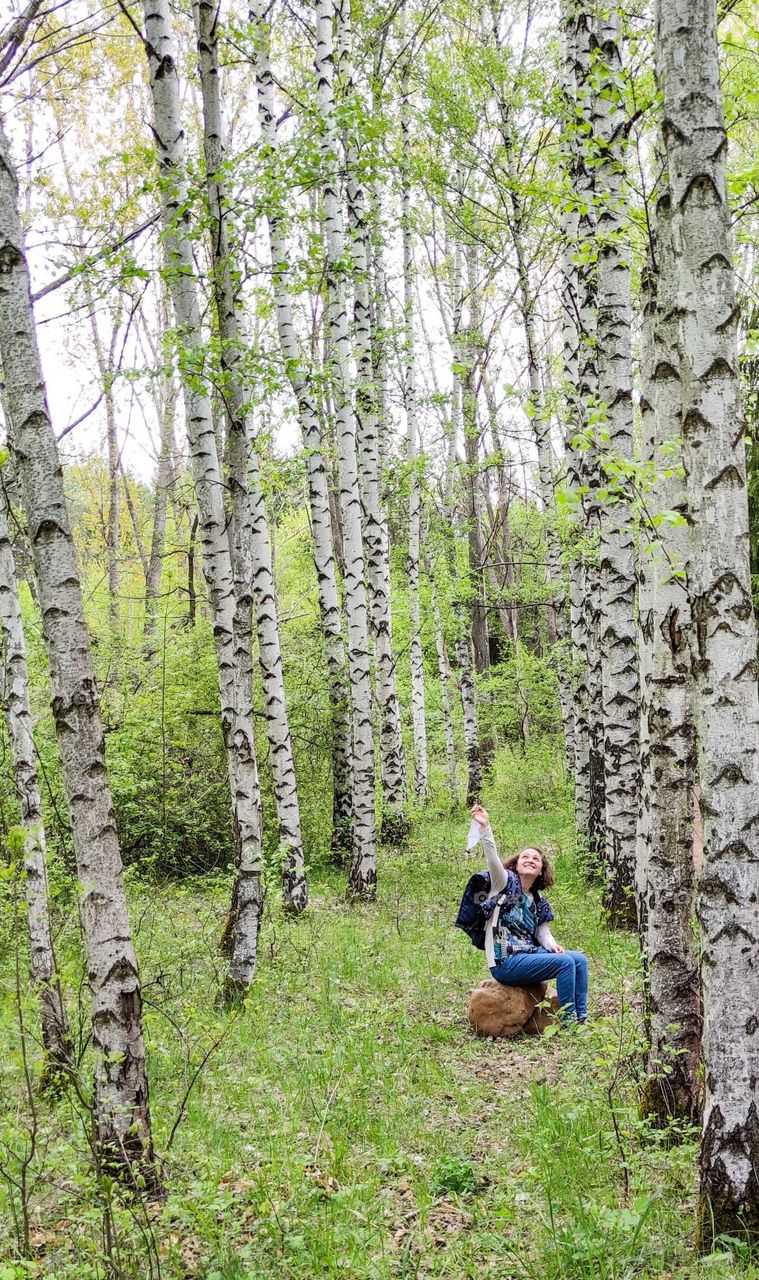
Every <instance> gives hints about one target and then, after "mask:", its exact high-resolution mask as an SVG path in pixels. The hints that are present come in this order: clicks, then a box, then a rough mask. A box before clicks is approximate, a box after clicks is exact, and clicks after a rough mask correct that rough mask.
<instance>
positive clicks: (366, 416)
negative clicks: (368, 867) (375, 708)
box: [336, 0, 426, 842]
mask: <svg viewBox="0 0 759 1280" xmlns="http://www.w3.org/2000/svg"><path fill="white" fill-rule="evenodd" d="M336 12H337V21H338V32H339V35H340V43H341V47H342V50H343V52H342V54H341V57H340V70H341V73H342V75H343V77H344V78H345V81H346V92H347V94H348V99H349V102H350V103H351V104H353V102H354V99H355V98H356V96H357V92H356V88H355V85H354V82H353V68H352V62H351V56H350V25H349V22H350V13H349V5H348V3H347V0H339V2H338V4H337V5H336ZM358 109H359V108H358V104H357V111H358ZM345 150H346V195H347V208H348V223H349V227H350V232H351V254H352V259H353V333H354V342H353V347H354V355H355V361H356V423H357V449H358V459H359V465H360V471H361V475H360V479H361V501H362V510H363V529H364V546H365V549H366V571H367V581H368V586H369V601H370V607H371V621H372V634H373V637H374V654H375V666H376V696H377V702H378V703H379V712H380V765H381V778H382V798H383V809H382V833H383V836H384V838H385V839H387V840H390V841H394V842H397V841H399V840H400V839H402V838H403V836H404V835H405V834H406V833H407V831H408V820H407V818H406V815H405V802H406V762H405V757H404V751H403V734H402V728H401V714H400V706H399V703H398V694H397V691H396V685H395V659H394V657H393V648H392V621H391V615H390V558H389V556H390V553H389V545H388V536H387V528H386V522H385V518H384V514H383V511H382V505H381V500H380V482H379V468H380V461H379V444H380V416H379V415H380V404H379V397H378V385H377V378H376V375H375V370H374V365H373V356H372V352H373V349H374V343H373V327H372V316H371V299H370V265H371V247H370V237H369V221H368V209H367V202H366V194H365V191H364V186H363V182H362V180H361V171H362V164H361V157H360V155H359V150H358V146H357V142H356V129H355V126H352V127H351V128H350V129H349V130H348V131H347V139H346V148H345ZM383 410H384V406H383ZM411 643H412V681H413V669H414V668H413V663H414V656H413V646H414V638H413V633H412V642H411ZM423 695H424V689H423V687H422V697H423ZM415 723H416V722H415ZM415 742H416V731H415ZM424 751H425V761H426V742H425V744H424ZM419 794H420V793H419V790H418V775H417V795H419Z"/></svg>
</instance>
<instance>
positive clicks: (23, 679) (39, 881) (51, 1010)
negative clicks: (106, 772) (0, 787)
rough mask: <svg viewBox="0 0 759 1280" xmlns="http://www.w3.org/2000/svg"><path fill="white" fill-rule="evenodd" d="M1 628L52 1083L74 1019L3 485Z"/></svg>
mask: <svg viewBox="0 0 759 1280" xmlns="http://www.w3.org/2000/svg"><path fill="white" fill-rule="evenodd" d="M0 627H1V628H2V635H3V662H2V689H1V692H2V702H3V711H4V712H5V722H6V725H7V727H8V737H9V739H10V744H11V751H12V753H13V773H14V779H15V783H16V791H17V793H18V799H19V805H20V809H21V824H22V826H23V827H24V873H25V882H24V888H25V896H26V914H27V922H28V926H29V976H30V979H31V983H32V986H33V987H34V989H35V990H36V991H37V992H38V994H39V999H40V1011H41V1016H42V1046H43V1049H44V1052H45V1069H44V1076H45V1078H46V1079H49V1080H50V1081H51V1082H52V1081H53V1080H55V1078H56V1076H57V1075H58V1074H59V1073H60V1071H61V1070H62V1069H63V1070H66V1069H67V1068H70V1067H71V1065H72V1046H71V1038H70V1036H69V1027H68V1020H67V1018H66V1011H65V1008H64V1004H63V997H62V994H61V985H60V980H59V977H58V971H57V968H56V964H55V952H54V950H53V934H52V928H51V923H50V892H49V888H48V879H47V861H46V852H45V849H46V846H45V828H44V825H43V821H42V798H41V796H40V788H39V782H38V779H37V765H36V761H35V752H34V737H33V735H32V713H31V710H30V707H29V672H28V670H27V665H26V644H25V641H24V628H23V623H22V619H21V605H20V603H19V598H18V585H17V583H16V570H15V566H14V563H13V549H12V547H11V541H10V536H9V533H8V500H7V496H6V491H5V484H4V483H3V482H2V481H0Z"/></svg>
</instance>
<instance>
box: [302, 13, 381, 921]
mask: <svg viewBox="0 0 759 1280" xmlns="http://www.w3.org/2000/svg"><path fill="white" fill-rule="evenodd" d="M333 18H334V0H319V5H318V9H317V23H316V25H317V35H316V58H315V70H316V81H317V99H318V103H319V113H320V116H321V152H322V166H323V173H322V181H323V195H324V221H325V255H326V262H325V274H326V285H327V320H328V325H329V345H330V362H331V370H330V372H331V385H332V391H333V395H334V399H335V428H336V432H337V458H338V467H339V473H340V515H341V520H342V526H343V539H344V543H345V569H346V573H345V581H344V584H343V585H344V600H345V612H346V617H347V621H348V662H349V668H350V690H351V706H352V713H353V714H352V722H353V850H352V858H351V867H350V872H349V876H348V891H349V893H350V894H351V895H352V896H354V897H359V898H372V897H373V896H374V894H375V891H376V883H377V854H376V829H375V813H374V740H373V733H372V684H371V663H370V655H369V626H368V617H367V608H366V588H365V584H364V550H363V536H362V528H361V501H360V496H359V489H358V461H357V456H356V421H355V417H354V414H353V405H352V389H351V373H350V357H351V343H350V331H349V328H348V311H347V299H346V281H345V274H344V258H345V237H344V229H343V214H342V201H341V197H340V185H339V181H340V179H339V175H340V161H339V151H338V145H337V131H336V118H335V95H334V83H333V72H334V65H333V62H334V50H333V34H332V29H333Z"/></svg>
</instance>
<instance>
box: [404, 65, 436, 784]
mask: <svg viewBox="0 0 759 1280" xmlns="http://www.w3.org/2000/svg"><path fill="white" fill-rule="evenodd" d="M400 93H401V151H402V154H403V156H404V160H403V162H402V166H401V202H402V203H401V234H402V238H403V296H404V329H405V333H404V347H405V353H404V354H405V364H406V367H405V377H404V382H403V402H404V408H405V410H406V433H407V434H406V444H407V456H408V462H409V506H408V529H409V531H408V601H409V605H408V607H409V623H410V628H409V629H410V649H411V720H412V726H413V735H414V794H415V796H416V798H417V800H419V801H421V803H422V804H426V803H427V800H428V799H429V794H430V784H429V764H428V759H427V709H426V702H425V694H424V651H423V649H422V622H421V610H420V603H419V555H420V540H421V528H422V495H421V486H420V481H419V449H418V445H419V423H418V412H417V392H416V351H415V345H414V257H413V248H412V242H411V186H410V182H409V174H408V165H407V164H406V161H405V157H407V156H408V148H409V147H410V146H411V137H410V131H409V119H408V112H409V95H410V90H409V66H408V59H406V60H405V62H404V66H403V72H402V75H401V84H400Z"/></svg>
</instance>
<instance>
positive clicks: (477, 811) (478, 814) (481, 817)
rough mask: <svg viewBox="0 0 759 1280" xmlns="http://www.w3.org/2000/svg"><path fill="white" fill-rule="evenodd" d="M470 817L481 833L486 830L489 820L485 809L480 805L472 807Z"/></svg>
mask: <svg viewBox="0 0 759 1280" xmlns="http://www.w3.org/2000/svg"><path fill="white" fill-rule="evenodd" d="M472 817H473V819H474V821H475V822H476V823H477V824H478V826H480V827H482V830H483V831H486V830H487V828H488V827H489V826H490V818H489V817H488V811H487V809H483V807H482V805H481V804H476V805H475V806H474V808H473V809H472Z"/></svg>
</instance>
